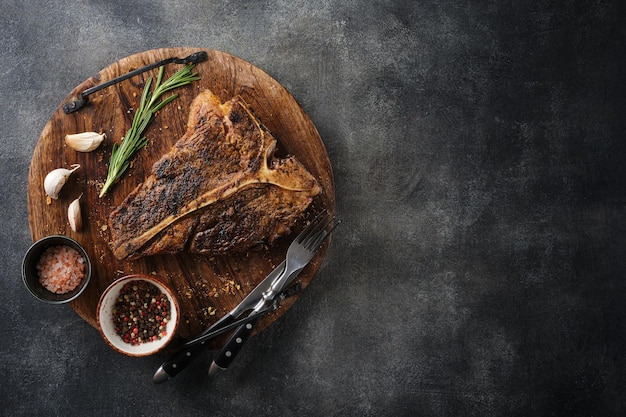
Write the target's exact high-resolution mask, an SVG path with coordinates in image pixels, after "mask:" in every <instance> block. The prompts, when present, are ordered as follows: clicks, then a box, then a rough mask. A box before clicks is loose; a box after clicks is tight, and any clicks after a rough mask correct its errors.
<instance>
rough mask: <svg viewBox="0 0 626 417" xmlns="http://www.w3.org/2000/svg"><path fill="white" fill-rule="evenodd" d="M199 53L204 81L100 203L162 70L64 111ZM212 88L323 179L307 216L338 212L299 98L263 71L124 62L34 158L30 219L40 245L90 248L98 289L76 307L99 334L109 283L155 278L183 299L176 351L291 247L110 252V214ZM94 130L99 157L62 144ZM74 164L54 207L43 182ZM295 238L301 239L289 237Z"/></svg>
mask: <svg viewBox="0 0 626 417" xmlns="http://www.w3.org/2000/svg"><path fill="white" fill-rule="evenodd" d="M200 50H203V51H205V52H206V53H207V54H208V60H207V61H204V62H201V63H198V64H196V66H195V67H194V71H195V72H198V74H199V76H200V77H201V79H200V80H199V81H195V82H193V83H192V84H191V85H188V86H184V87H181V88H179V89H176V90H175V91H174V93H178V94H179V97H178V98H177V99H175V100H174V101H173V102H171V103H169V104H168V105H167V106H166V107H165V108H163V109H162V110H160V111H159V113H158V114H157V115H156V117H155V118H154V120H153V121H152V123H151V124H150V126H149V127H148V128H147V130H146V131H145V136H146V137H147V139H148V144H147V146H146V147H145V148H144V149H142V150H140V151H139V152H138V154H137V155H136V156H135V158H134V160H133V163H132V165H131V167H130V168H129V170H128V171H127V173H126V174H125V175H124V176H123V177H122V179H121V180H120V181H119V182H118V183H117V184H115V186H114V187H113V188H111V190H110V191H109V192H108V193H107V195H105V196H104V197H102V198H99V197H98V193H99V190H100V188H101V186H102V184H103V183H104V181H105V179H106V176H107V168H108V162H109V158H110V155H111V149H112V145H113V143H114V142H118V143H119V141H120V139H121V137H122V136H123V135H124V134H125V132H126V131H127V130H128V128H129V127H130V125H131V123H132V119H133V109H134V108H137V106H138V105H139V101H140V99H141V92H142V89H143V87H144V85H145V82H146V80H147V79H148V77H150V76H152V77H153V78H155V77H156V75H157V72H158V69H155V70H151V71H148V72H146V73H143V74H140V75H136V76H134V77H132V78H130V79H128V80H125V81H122V82H120V83H118V84H115V85H113V86H110V87H107V88H105V89H103V90H100V91H98V92H96V93H94V94H92V95H90V96H89V97H88V103H87V104H86V105H85V106H84V107H83V108H82V109H80V110H78V111H76V112H75V113H71V114H65V113H64V112H63V109H62V105H63V104H64V103H66V102H69V101H72V100H74V99H75V98H77V97H78V96H79V95H80V93H81V92H82V91H84V90H86V89H87V88H90V87H93V86H95V85H98V84H101V83H103V82H106V81H108V80H111V79H113V78H116V77H118V76H121V75H123V74H126V73H128V72H130V71H132V70H134V69H137V68H141V67H143V66H145V65H148V64H151V63H154V62H158V61H161V60H163V59H166V58H169V57H172V56H177V57H180V58H184V57H186V56H188V55H190V54H192V53H194V52H198V51H200ZM181 67H182V65H177V64H167V66H166V68H165V76H166V77H169V76H171V75H172V74H173V73H174V72H176V71H177V70H178V69H180V68H181ZM206 88H209V89H211V90H212V91H213V92H215V93H216V94H218V95H219V96H220V98H221V99H222V100H226V99H230V98H231V97H233V96H235V95H240V96H241V97H242V98H243V99H244V100H245V101H246V102H247V103H248V104H249V105H250V107H251V108H252V109H254V111H255V113H256V114H257V116H258V117H259V118H260V119H261V120H262V121H263V123H264V124H265V125H266V126H267V127H268V128H269V130H270V131H271V132H272V133H273V135H274V136H275V137H276V138H277V139H278V141H279V147H281V148H282V149H283V151H284V152H287V153H289V154H293V155H295V156H296V157H297V158H298V159H299V160H300V161H301V162H302V163H303V164H304V165H305V166H306V168H307V169H308V170H309V171H310V172H311V173H312V174H313V175H314V176H315V177H316V178H317V179H318V181H319V183H320V185H321V186H322V193H321V195H319V196H318V197H316V199H315V200H314V202H313V207H311V209H310V210H309V213H310V212H311V211H314V210H319V209H322V208H325V209H326V210H328V211H329V212H330V213H334V210H335V194H334V181H333V174H332V168H331V164H330V161H329V158H328V155H327V153H326V149H325V147H324V144H323V142H322V139H321V138H320V136H319V134H318V132H317V130H316V128H315V126H314V125H313V123H312V122H311V120H310V119H309V117H308V116H307V115H306V113H305V112H304V110H303V109H302V108H301V106H300V105H299V104H298V103H297V101H296V100H295V99H294V98H293V96H291V94H290V93H289V92H288V91H287V90H286V89H285V88H284V87H282V86H281V85H280V84H279V83H278V82H277V81H276V80H274V79H273V78H272V77H270V76H269V75H268V74H266V73H265V72H264V71H262V70H261V69H259V68H257V67H255V66H254V65H252V64H250V63H248V62H246V61H244V60H241V59H239V58H236V57H234V56H232V55H229V54H226V53H223V52H219V51H215V50H211V49H202V48H164V49H156V50H151V51H146V52H143V53H139V54H136V55H132V56H129V57H126V58H124V59H121V60H120V61H118V62H116V63H114V64H111V65H109V66H108V67H106V68H104V69H103V70H102V71H100V72H99V73H98V74H97V75H96V76H94V77H91V78H89V79H87V80H85V81H84V82H83V83H81V84H80V85H78V86H77V87H76V88H74V90H72V92H71V93H70V94H69V95H68V96H67V97H66V99H65V100H64V101H63V103H60V105H59V107H58V109H57V110H56V111H55V112H54V114H53V116H52V117H51V119H50V120H49V121H48V123H47V124H46V126H45V127H44V129H43V131H42V133H41V135H40V138H39V141H38V142H37V145H36V147H35V149H34V152H33V156H32V161H31V166H30V171H29V178H28V187H27V192H28V198H27V204H28V219H29V225H30V230H31V237H32V239H33V241H34V240H37V239H40V238H42V237H45V236H49V235H54V234H60V235H65V236H69V237H72V238H73V239H75V240H77V241H78V242H79V243H80V244H81V245H83V246H84V248H85V249H86V251H87V253H88V254H89V257H90V258H91V262H92V264H93V275H92V279H91V282H90V284H89V286H88V288H87V289H86V291H85V292H84V293H83V294H82V295H81V296H80V297H79V298H78V299H77V300H75V301H73V302H72V303H70V306H71V307H72V308H73V309H74V311H76V313H77V314H78V315H79V316H80V317H82V318H83V319H84V320H85V321H86V322H88V323H89V324H90V325H92V326H94V327H95V326H97V324H96V307H97V304H98V300H99V298H100V295H101V294H102V292H103V291H104V289H105V288H106V287H107V286H108V285H109V284H110V283H112V282H113V281H114V280H116V279H118V278H121V277H122V276H125V275H128V274H137V273H144V274H152V275H154V276H156V277H157V278H159V279H160V280H161V281H162V282H163V283H164V284H165V285H168V286H169V287H170V288H171V289H172V290H173V291H174V293H176V295H177V297H178V300H179V303H180V306H181V315H182V317H181V322H180V326H179V330H178V332H177V337H176V339H175V341H174V342H173V344H172V346H173V347H175V346H176V345H177V344H178V343H180V342H181V341H183V340H184V339H188V338H190V337H193V336H195V335H196V334H197V333H199V332H200V331H202V330H203V329H204V328H206V327H208V326H209V325H210V324H212V323H213V322H215V321H217V320H218V319H219V318H220V317H221V316H222V315H224V314H225V313H227V312H228V311H230V310H231V309H232V308H234V307H235V306H236V305H237V304H238V303H239V302H240V301H241V300H242V299H243V298H244V297H245V296H246V295H247V294H248V293H249V292H250V291H251V290H252V289H253V288H254V287H255V286H256V285H257V284H258V283H259V282H260V281H261V280H262V279H263V278H265V276H266V275H267V274H268V273H269V272H271V271H272V269H273V268H274V267H275V266H276V265H278V264H279V263H280V262H281V261H282V260H284V257H285V254H286V252H287V247H288V245H289V243H290V241H291V239H290V238H289V237H285V238H281V239H279V242H278V244H277V245H276V246H273V247H270V248H266V249H262V250H259V251H249V252H247V253H245V254H228V255H224V256H216V257H210V256H200V255H191V254H177V255H159V256H151V257H144V258H140V259H137V260H134V261H119V260H117V259H116V258H115V257H114V256H113V254H112V252H111V249H110V247H109V241H110V236H109V232H108V230H107V229H108V228H107V217H108V215H109V213H111V211H113V210H114V209H115V208H116V207H117V206H118V205H119V204H120V203H121V202H122V200H123V199H124V198H125V197H126V196H127V195H128V194H129V193H130V192H131V191H132V190H133V189H134V188H135V187H136V186H137V185H138V184H139V183H141V182H142V181H143V180H144V178H145V177H147V176H148V175H149V172H150V169H151V167H152V164H153V163H154V162H155V161H157V160H158V159H159V158H160V157H161V156H162V155H163V154H164V153H166V152H167V151H168V150H169V149H170V147H171V146H172V145H173V144H174V143H175V142H176V141H177V140H178V139H179V138H180V137H181V136H182V135H183V134H184V132H185V130H186V124H187V119H188V110H189V105H190V104H191V101H192V100H193V98H194V97H195V96H196V95H197V94H198V93H199V92H201V91H202V90H203V89H206ZM88 131H94V132H98V133H105V134H106V139H105V140H104V141H103V142H102V144H101V145H100V147H99V148H97V149H96V150H95V151H92V152H88V153H82V152H77V151H75V150H74V149H72V148H70V147H69V146H67V145H66V144H65V140H64V138H65V135H66V134H73V133H80V132H88ZM72 164H80V168H79V169H78V170H76V171H75V172H74V173H73V174H72V175H71V177H70V178H69V179H68V182H67V184H66V185H65V186H64V187H63V189H62V190H61V192H60V195H59V198H58V199H57V200H50V199H49V198H47V196H46V194H45V191H44V188H43V181H44V178H45V176H46V174H47V173H48V172H50V171H51V170H53V169H56V168H60V167H64V168H68V167H70V166H71V165H72ZM81 194H82V197H81V199H80V207H81V211H82V218H83V221H82V227H81V229H80V230H78V231H77V232H74V231H72V229H71V228H70V225H69V222H68V217H67V209H68V206H69V204H70V203H71V202H72V201H73V200H75V199H76V198H78V197H79V196H80V195H81ZM299 227H301V225H299ZM297 232H298V230H294V231H293V233H292V235H291V236H295V235H296V234H297ZM327 244H328V243H327ZM327 244H326V245H327ZM325 251H326V247H323V248H322V249H321V250H320V252H319V253H318V254H317V255H316V257H315V258H314V259H313V261H312V262H311V264H310V265H309V266H308V267H307V268H306V269H305V270H304V271H303V272H302V273H301V275H300V276H299V278H298V281H297V282H299V283H300V284H301V286H302V287H303V288H306V286H307V285H308V284H309V283H310V282H311V280H312V278H313V276H314V275H315V273H316V272H317V270H318V268H319V267H320V264H321V262H322V260H323V257H324V254H325ZM296 299H297V297H292V298H290V299H288V300H285V301H284V302H283V303H282V306H281V308H280V309H279V310H277V311H276V312H273V313H272V314H270V315H269V316H268V317H266V318H264V319H263V320H262V321H261V323H260V325H259V327H258V329H259V330H262V329H263V328H264V327H266V326H267V325H269V324H270V323H271V322H272V321H274V320H276V318H278V317H279V316H280V315H281V314H282V313H284V312H285V311H286V310H287V309H288V308H289V307H290V306H291V305H293V303H294V301H295V300H296ZM219 341H220V339H218V340H217V341H216V342H215V343H218V342H219Z"/></svg>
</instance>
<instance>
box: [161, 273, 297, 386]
mask: <svg viewBox="0 0 626 417" xmlns="http://www.w3.org/2000/svg"><path fill="white" fill-rule="evenodd" d="M284 270H285V261H283V262H281V263H280V265H278V266H277V267H276V268H275V269H274V270H273V271H272V272H270V273H269V275H268V276H267V277H265V279H264V280H263V281H261V283H260V284H259V285H257V286H256V287H255V288H254V289H253V290H252V291H251V292H250V294H248V295H247V296H246V298H244V299H243V301H242V302H241V303H239V305H237V307H235V308H234V309H232V310H231V311H230V312H228V313H227V314H226V315H225V316H224V317H222V318H221V319H219V320H218V321H217V322H215V323H213V324H212V325H211V327H209V328H208V329H206V330H205V331H203V332H202V333H201V334H200V335H199V336H198V337H196V338H194V340H195V339H198V338H200V337H202V336H206V335H207V334H209V333H211V332H213V331H216V330H219V329H221V328H223V327H226V326H229V325H231V324H233V323H234V322H235V321H237V318H238V317H239V316H241V315H242V314H243V313H245V312H246V311H248V310H251V309H252V308H254V307H255V305H257V303H258V301H259V300H260V299H262V297H263V293H264V292H265V291H266V290H268V289H269V288H270V287H271V285H272V283H273V282H274V280H275V279H276V278H278V277H280V276H281V275H282V273H283V271H284ZM192 342H193V340H192ZM205 347H206V340H204V341H202V342H200V343H186V344H185V345H183V347H182V349H181V350H180V351H179V352H177V353H175V354H174V355H173V356H172V357H170V358H169V359H168V360H167V361H165V362H163V364H161V366H160V367H159V369H157V371H156V372H155V373H154V376H153V377H152V381H153V382H154V383H155V384H160V383H163V382H165V381H167V380H169V379H171V378H174V377H175V376H176V375H178V374H179V373H180V372H181V371H182V370H183V369H185V367H186V366H187V365H189V364H190V363H191V362H192V361H193V360H194V359H196V358H197V357H198V356H199V355H200V354H201V353H202V351H204V349H205Z"/></svg>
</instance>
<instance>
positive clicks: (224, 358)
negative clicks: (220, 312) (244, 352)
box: [211, 318, 259, 370]
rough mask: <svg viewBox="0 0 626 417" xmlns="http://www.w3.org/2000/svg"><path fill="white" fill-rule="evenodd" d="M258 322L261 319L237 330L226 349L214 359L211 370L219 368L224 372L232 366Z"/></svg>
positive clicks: (227, 343)
mask: <svg viewBox="0 0 626 417" xmlns="http://www.w3.org/2000/svg"><path fill="white" fill-rule="evenodd" d="M258 321H259V319H258V318H257V319H255V320H253V321H251V322H250V323H247V324H244V325H242V326H240V327H239V328H237V330H236V331H235V333H233V335H232V336H231V337H230V338H229V339H228V341H227V342H226V344H225V345H224V347H223V348H222V349H221V350H220V351H219V352H218V353H217V355H215V357H214V358H213V363H212V364H211V369H213V370H215V367H218V368H219V369H222V370H224V369H226V368H228V367H229V366H230V364H231V363H232V362H233V360H234V359H235V357H236V356H237V354H238V353H239V352H240V351H241V348H242V347H243V344H244V343H246V340H248V338H249V337H250V335H251V334H252V331H253V330H254V326H255V325H256V324H257V322H258Z"/></svg>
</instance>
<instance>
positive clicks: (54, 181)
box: [43, 164, 80, 200]
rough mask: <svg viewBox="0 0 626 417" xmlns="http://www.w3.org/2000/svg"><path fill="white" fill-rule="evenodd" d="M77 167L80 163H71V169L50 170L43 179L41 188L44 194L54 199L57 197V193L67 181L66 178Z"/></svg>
mask: <svg viewBox="0 0 626 417" xmlns="http://www.w3.org/2000/svg"><path fill="white" fill-rule="evenodd" d="M78 168H80V165H79V164H74V165H72V169H65V168H57V169H55V170H52V171H50V172H49V173H48V175H46V178H45V179H44V181H43V188H44V190H45V191H46V194H47V195H48V196H50V198H53V199H55V200H56V199H57V198H59V193H60V192H61V189H62V188H63V186H64V185H65V183H66V182H67V179H68V178H69V177H70V175H72V172H74V171H76V170H77V169H78Z"/></svg>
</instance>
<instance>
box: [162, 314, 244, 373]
mask: <svg viewBox="0 0 626 417" xmlns="http://www.w3.org/2000/svg"><path fill="white" fill-rule="evenodd" d="M235 321H236V320H235V317H233V316H231V315H230V314H227V315H225V316H224V317H222V318H221V319H220V320H218V321H217V322H215V323H214V324H213V325H212V326H211V327H209V328H208V329H206V330H205V331H204V332H202V333H201V335H204V334H207V333H209V332H211V331H212V330H216V329H219V328H221V327H225V326H227V325H229V324H231V323H234V322H235ZM205 349H206V346H205V344H204V342H202V343H198V344H196V345H192V346H183V349H181V350H180V351H179V352H178V353H176V354H174V355H173V356H171V357H170V358H169V359H168V360H166V361H165V362H163V364H161V366H160V367H159V369H157V371H156V372H155V374H154V376H153V377H152V381H153V382H154V383H155V384H160V383H163V382H165V381H167V380H168V379H170V378H174V377H175V376H176V375H178V374H179V373H180V372H181V371H182V370H183V369H185V367H186V366H187V365H189V364H190V363H191V362H192V361H193V360H194V359H196V358H197V357H198V356H200V355H201V354H202V352H203V351H204V350H205Z"/></svg>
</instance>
